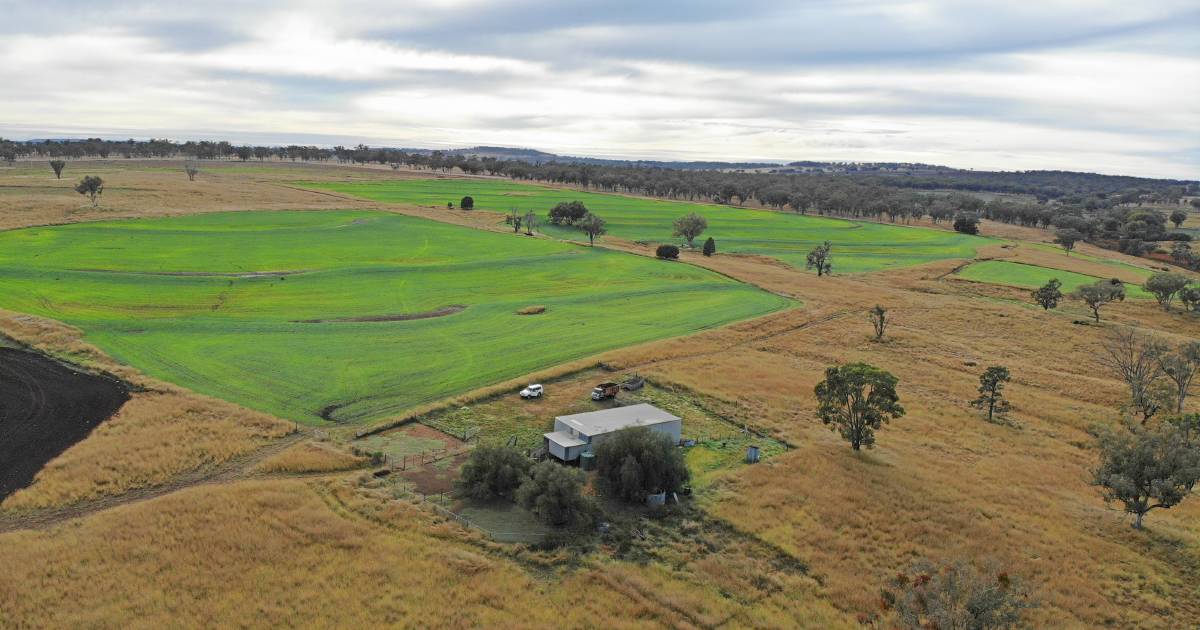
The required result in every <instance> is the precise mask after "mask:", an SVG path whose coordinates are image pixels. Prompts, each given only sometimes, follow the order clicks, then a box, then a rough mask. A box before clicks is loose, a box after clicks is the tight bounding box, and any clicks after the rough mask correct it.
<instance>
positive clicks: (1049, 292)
mask: <svg viewBox="0 0 1200 630" xmlns="http://www.w3.org/2000/svg"><path fill="white" fill-rule="evenodd" d="M1032 295H1033V301H1034V302H1037V303H1038V304H1039V305H1040V306H1041V307H1042V308H1043V309H1045V310H1047V311H1048V310H1050V309H1052V308H1057V307H1058V301H1059V300H1061V299H1062V297H1063V293H1062V283H1061V282H1059V281H1058V278H1051V279H1050V281H1049V282H1047V283H1046V284H1044V285H1042V286H1041V287H1040V288H1037V289H1034V290H1033V293H1032Z"/></svg>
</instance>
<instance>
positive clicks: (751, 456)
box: [746, 445, 762, 464]
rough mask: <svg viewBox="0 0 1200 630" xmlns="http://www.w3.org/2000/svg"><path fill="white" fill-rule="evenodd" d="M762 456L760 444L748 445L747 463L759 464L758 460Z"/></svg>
mask: <svg viewBox="0 0 1200 630" xmlns="http://www.w3.org/2000/svg"><path fill="white" fill-rule="evenodd" d="M761 456H762V452H761V451H760V450H759V449H758V446H755V445H750V446H748V447H746V463H747V464H757V463H758V460H759V458H760V457H761Z"/></svg>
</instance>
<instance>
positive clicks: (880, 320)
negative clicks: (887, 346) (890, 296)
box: [867, 304, 887, 341]
mask: <svg viewBox="0 0 1200 630" xmlns="http://www.w3.org/2000/svg"><path fill="white" fill-rule="evenodd" d="M867 316H868V317H870V318H871V325H872V326H874V327H875V341H879V340H881V339H883V333H884V332H885V331H886V330H887V309H886V308H883V307H882V306H880V305H878V304H876V305H875V308H873V309H871V310H870V311H867Z"/></svg>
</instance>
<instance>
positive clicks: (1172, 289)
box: [1142, 272, 1191, 311]
mask: <svg viewBox="0 0 1200 630" xmlns="http://www.w3.org/2000/svg"><path fill="white" fill-rule="evenodd" d="M1189 283H1191V278H1188V277H1187V276H1185V275H1183V274H1181V273H1171V272H1167V273H1156V274H1154V275H1152V276H1150V277H1149V278H1147V279H1146V283H1145V284H1143V285H1142V288H1143V289H1145V290H1146V292H1147V293H1149V294H1151V295H1153V296H1154V299H1156V300H1158V305H1159V306H1161V307H1163V310H1165V311H1169V310H1171V302H1172V301H1174V300H1175V296H1176V295H1178V294H1179V292H1180V291H1182V290H1183V289H1185V288H1187V286H1188V284H1189Z"/></svg>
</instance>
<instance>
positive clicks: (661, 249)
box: [654, 245, 679, 260]
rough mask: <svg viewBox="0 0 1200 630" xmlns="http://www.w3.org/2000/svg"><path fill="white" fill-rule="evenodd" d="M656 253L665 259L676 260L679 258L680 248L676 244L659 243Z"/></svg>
mask: <svg viewBox="0 0 1200 630" xmlns="http://www.w3.org/2000/svg"><path fill="white" fill-rule="evenodd" d="M654 255H655V256H658V257H659V258H662V259H663V260H676V259H678V258H679V248H678V247H675V246H674V245H659V246H658V249H656V250H654Z"/></svg>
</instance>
